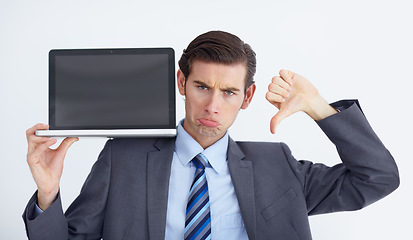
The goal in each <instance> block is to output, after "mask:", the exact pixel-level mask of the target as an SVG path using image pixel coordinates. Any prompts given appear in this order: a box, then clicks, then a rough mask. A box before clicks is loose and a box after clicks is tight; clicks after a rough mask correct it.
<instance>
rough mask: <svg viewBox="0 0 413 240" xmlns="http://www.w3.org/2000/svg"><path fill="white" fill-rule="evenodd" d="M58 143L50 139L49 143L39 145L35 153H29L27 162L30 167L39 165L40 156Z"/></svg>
mask: <svg viewBox="0 0 413 240" xmlns="http://www.w3.org/2000/svg"><path fill="white" fill-rule="evenodd" d="M56 142H57V140H56V139H54V138H49V139H48V140H47V141H45V142H44V143H42V144H40V145H38V146H37V147H36V148H35V149H34V150H33V151H31V152H28V153H27V162H28V163H29V165H31V164H35V163H37V162H38V161H39V160H40V158H39V156H40V155H41V154H42V153H44V152H45V151H47V150H48V149H49V147H51V146H52V145H53V144H55V143H56Z"/></svg>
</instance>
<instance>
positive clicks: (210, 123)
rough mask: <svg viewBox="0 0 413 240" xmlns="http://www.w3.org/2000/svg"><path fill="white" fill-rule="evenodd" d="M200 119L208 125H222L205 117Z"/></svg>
mask: <svg viewBox="0 0 413 240" xmlns="http://www.w3.org/2000/svg"><path fill="white" fill-rule="evenodd" d="M198 121H199V122H200V123H201V124H202V125H204V126H206V127H218V126H219V125H221V124H220V123H219V122H216V121H214V120H209V119H205V118H201V119H198Z"/></svg>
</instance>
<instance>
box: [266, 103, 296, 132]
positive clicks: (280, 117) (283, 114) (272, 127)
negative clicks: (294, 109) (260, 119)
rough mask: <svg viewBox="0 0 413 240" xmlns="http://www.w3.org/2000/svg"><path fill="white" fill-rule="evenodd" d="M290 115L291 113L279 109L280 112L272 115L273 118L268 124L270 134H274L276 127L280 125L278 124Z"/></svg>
mask: <svg viewBox="0 0 413 240" xmlns="http://www.w3.org/2000/svg"><path fill="white" fill-rule="evenodd" d="M290 115H291V112H289V111H286V110H283V109H281V110H280V111H278V113H277V114H275V115H274V117H272V118H271V122H270V131H271V133H272V134H274V133H275V131H276V129H277V127H278V125H279V124H280V122H281V121H282V120H283V119H284V118H286V117H288V116H290Z"/></svg>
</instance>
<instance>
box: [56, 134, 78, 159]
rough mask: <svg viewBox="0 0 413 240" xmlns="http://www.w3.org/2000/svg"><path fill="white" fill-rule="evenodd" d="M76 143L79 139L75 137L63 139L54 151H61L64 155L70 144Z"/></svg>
mask: <svg viewBox="0 0 413 240" xmlns="http://www.w3.org/2000/svg"><path fill="white" fill-rule="evenodd" d="M77 141H79V138H77V137H68V138H65V139H64V140H63V141H62V143H61V144H60V146H59V147H58V148H57V149H56V150H58V151H63V154H64V155H66V152H67V150H68V149H69V147H70V146H72V144H73V143H74V142H77Z"/></svg>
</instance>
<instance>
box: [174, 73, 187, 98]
mask: <svg viewBox="0 0 413 240" xmlns="http://www.w3.org/2000/svg"><path fill="white" fill-rule="evenodd" d="M176 81H177V83H178V89H179V93H180V94H181V95H182V96H185V76H184V73H183V72H182V71H181V69H179V70H178V72H177V73H176Z"/></svg>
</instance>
